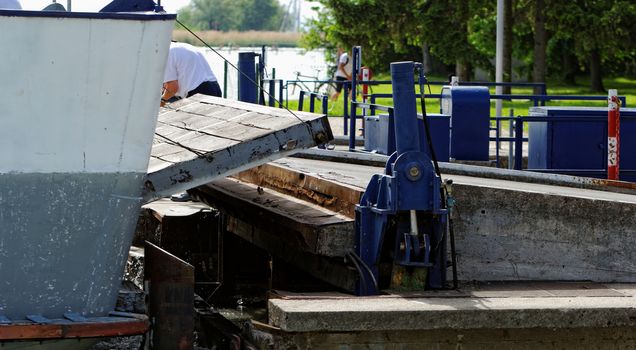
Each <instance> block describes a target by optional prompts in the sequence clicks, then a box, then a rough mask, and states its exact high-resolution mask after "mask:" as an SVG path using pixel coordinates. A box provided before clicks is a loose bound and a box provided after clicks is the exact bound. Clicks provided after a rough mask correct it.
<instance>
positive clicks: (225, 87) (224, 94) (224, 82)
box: [223, 61, 228, 98]
mask: <svg viewBox="0 0 636 350" xmlns="http://www.w3.org/2000/svg"><path fill="white" fill-rule="evenodd" d="M227 68H228V62H227V61H223V96H224V97H225V98H227Z"/></svg>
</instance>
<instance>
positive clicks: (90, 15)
mask: <svg viewBox="0 0 636 350" xmlns="http://www.w3.org/2000/svg"><path fill="white" fill-rule="evenodd" d="M0 17H39V18H86V19H115V20H137V21H156V20H173V19H175V18H177V15H176V14H174V13H155V12H61V11H24V10H0Z"/></svg>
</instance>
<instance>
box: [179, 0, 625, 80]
mask: <svg viewBox="0 0 636 350" xmlns="http://www.w3.org/2000/svg"><path fill="white" fill-rule="evenodd" d="M308 1H310V2H313V3H315V4H316V5H321V6H319V7H318V6H316V8H315V9H314V11H316V16H315V18H314V19H312V20H310V21H309V22H308V23H306V25H305V33H304V35H303V39H302V40H301V45H302V46H303V47H305V48H307V49H313V48H326V49H327V53H328V55H329V57H328V60H330V61H332V62H335V57H334V55H335V52H336V49H337V47H338V46H341V47H343V48H347V49H349V48H351V47H352V46H354V45H360V46H362V49H363V60H364V62H363V63H364V64H365V65H368V66H370V67H372V68H373V69H374V70H375V71H379V72H386V71H388V69H389V64H390V62H393V61H403V60H411V61H420V62H424V65H425V67H426V69H427V70H428V71H429V72H433V73H437V74H444V75H446V74H448V73H453V74H455V75H458V76H459V77H460V79H461V80H469V79H471V78H473V77H474V73H475V71H476V70H477V69H480V70H481V71H484V72H485V74H487V75H489V76H490V79H493V78H494V58H495V41H496V1H494V0H402V1H387V0H308ZM504 2H505V4H506V6H507V8H508V9H510V11H507V12H506V14H505V15H504V19H505V21H506V24H507V25H506V26H504V27H505V31H506V32H507V33H508V34H509V35H508V39H509V40H507V41H506V43H505V45H504V47H505V49H504V80H505V81H510V80H511V79H512V77H513V76H516V77H518V78H520V79H525V80H534V81H537V82H544V81H545V80H546V78H548V77H549V78H553V79H558V80H561V81H563V82H566V83H574V80H575V78H576V77H577V76H579V75H581V74H589V78H590V79H589V80H590V85H591V86H590V88H591V90H593V91H602V90H604V86H603V84H602V78H603V76H604V75H613V76H627V77H634V76H636V20H634V18H636V1H634V0H569V1H563V0H504ZM285 14H286V11H285V9H284V8H283V6H281V4H280V3H279V1H278V0H191V2H190V4H189V5H188V6H186V7H185V8H183V9H182V10H180V11H179V13H178V15H179V19H180V20H181V21H182V22H184V23H186V24H188V26H190V27H193V28H195V29H197V30H220V31H234V30H236V31H248V30H257V31H260V30H288V29H289V26H287V25H286V24H285V21H284V18H285Z"/></svg>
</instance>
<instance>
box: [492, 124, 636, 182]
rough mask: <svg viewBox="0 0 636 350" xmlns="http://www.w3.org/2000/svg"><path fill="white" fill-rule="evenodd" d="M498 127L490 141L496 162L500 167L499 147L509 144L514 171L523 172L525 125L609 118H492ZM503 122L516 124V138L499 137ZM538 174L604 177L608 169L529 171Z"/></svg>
mask: <svg viewBox="0 0 636 350" xmlns="http://www.w3.org/2000/svg"><path fill="white" fill-rule="evenodd" d="M490 119H491V120H494V121H495V123H496V125H497V132H496V135H495V137H491V138H490V141H495V147H496V149H497V152H496V162H497V166H498V165H499V146H500V143H501V142H508V143H510V144H514V169H515V170H523V144H524V142H526V143H527V142H528V138H527V137H523V129H524V123H536V122H544V123H545V122H601V123H602V122H605V123H607V117H602V116H564V117H557V116H549V117H539V116H509V117H505V116H498V117H491V118H490ZM621 120H631V121H636V116H627V115H623V116H621ZM502 121H509V122H510V123H513V124H514V126H513V127H514V136H513V137H501V136H499V126H500V123H501V122H502ZM527 170H530V171H536V172H546V173H557V174H569V175H597V176H602V175H604V174H606V172H607V169H534V168H533V169H527ZM621 174H636V169H621Z"/></svg>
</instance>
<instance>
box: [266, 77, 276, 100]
mask: <svg viewBox="0 0 636 350" xmlns="http://www.w3.org/2000/svg"><path fill="white" fill-rule="evenodd" d="M268 84H269V85H268V90H269V91H268V92H269V106H270V107H274V106H275V105H276V80H274V79H270V80H268Z"/></svg>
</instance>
